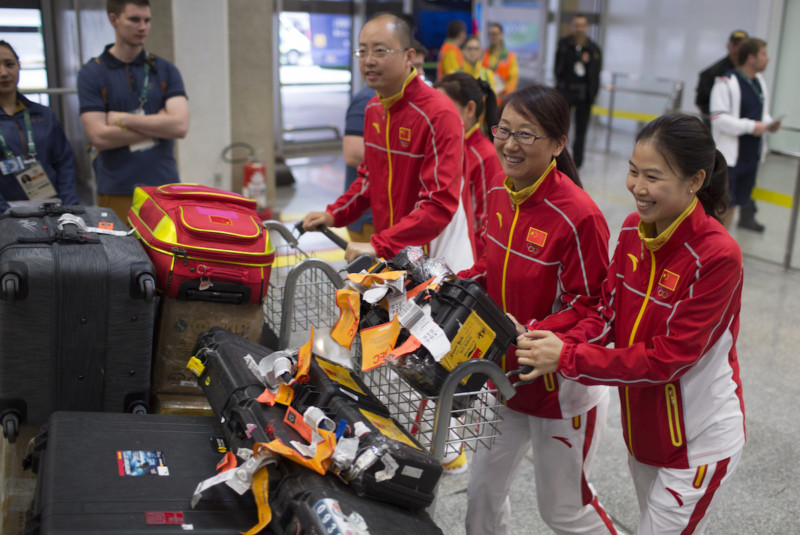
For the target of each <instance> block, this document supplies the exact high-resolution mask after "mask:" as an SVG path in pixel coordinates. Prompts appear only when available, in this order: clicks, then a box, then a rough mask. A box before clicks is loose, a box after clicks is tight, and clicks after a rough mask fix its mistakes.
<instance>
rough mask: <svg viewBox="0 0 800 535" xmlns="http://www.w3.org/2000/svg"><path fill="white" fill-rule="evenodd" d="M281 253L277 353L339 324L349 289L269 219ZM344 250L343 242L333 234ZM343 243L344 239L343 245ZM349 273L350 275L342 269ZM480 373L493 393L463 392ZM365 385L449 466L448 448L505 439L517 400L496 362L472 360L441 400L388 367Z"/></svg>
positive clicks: (272, 309) (275, 310)
mask: <svg viewBox="0 0 800 535" xmlns="http://www.w3.org/2000/svg"><path fill="white" fill-rule="evenodd" d="M264 227H265V228H267V229H268V230H269V231H270V240H271V241H272V243H273V246H274V247H275V264H274V266H273V268H272V275H271V277H270V289H269V292H268V293H267V297H266V299H265V304H264V317H265V322H266V324H267V326H269V328H270V329H272V330H273V331H274V332H275V334H276V335H277V346H276V347H275V349H284V348H286V347H288V346H289V344H290V341H291V335H292V333H295V332H302V333H307V332H308V331H309V330H310V328H311V327H312V326H314V327H315V328H320V327H332V326H333V325H334V324H335V323H336V321H337V320H338V318H339V309H338V307H337V306H336V298H335V297H336V296H335V294H336V290H338V289H341V288H343V287H344V276H343V274H342V272H341V271H337V270H336V269H335V268H334V267H333V266H331V264H329V263H328V262H325V261H324V260H321V259H319V258H313V257H312V256H310V255H308V254H306V253H305V252H304V251H302V250H301V249H300V248H299V246H298V241H297V238H296V237H295V235H294V233H293V232H292V231H290V230H289V229H288V228H286V226H284V225H283V224H282V223H280V222H278V221H265V222H264ZM326 235H327V236H328V237H329V238H330V239H332V240H334V241H335V242H336V243H337V245H340V246H346V243H344V244H343V242H341V238H338V236H335V235H333V234H332V233H330V232H327V233H326ZM337 239H338V240H339V241H337ZM342 271H344V270H342ZM351 364H352V367H353V368H354V369H356V370H360V369H361V346H360V343H359V338H358V337H357V338H356V340H355V341H354V343H353V356H352V363H351ZM473 373H478V374H484V375H486V376H487V377H488V378H489V379H490V380H491V383H492V385H493V386H492V387H489V386H485V387H483V388H481V389H480V390H478V391H475V392H469V391H468V392H457V390H458V386H459V382H460V381H461V379H463V378H464V377H467V376H468V375H471V374H473ZM363 378H364V381H365V382H366V383H367V385H368V386H369V387H370V388H371V389H372V390H373V392H374V393H375V394H376V395H377V396H378V398H379V399H380V400H381V401H382V402H383V403H384V404H385V405H386V406H387V408H389V410H390V412H391V413H392V416H394V417H395V419H396V420H397V421H398V422H399V423H400V424H401V425H403V426H404V427H405V428H406V429H407V430H408V431H410V432H411V434H412V435H414V437H415V438H416V439H417V441H418V442H419V443H420V444H421V445H422V446H423V447H425V448H428V449H429V450H430V451H431V453H432V454H433V456H434V458H436V459H437V460H439V461H441V460H442V459H443V458H444V455H445V452H446V451H447V449H448V447H450V448H457V447H461V445H463V447H465V448H469V449H470V450H472V451H474V450H476V449H477V447H478V446H479V445H483V446H485V447H490V446H491V445H492V443H493V442H494V439H495V438H496V437H497V436H498V434H499V431H498V424H499V422H500V417H499V416H498V415H497V413H496V410H495V409H496V408H497V405H498V404H499V403H500V402H501V401H500V400H501V398H510V397H511V396H513V395H514V388H513V386H512V385H511V382H510V381H509V379H508V377H506V375H505V373H504V372H503V371H502V369H501V368H500V367H499V366H498V365H497V364H495V363H493V362H488V361H483V360H471V361H467V362H463V363H461V364H459V365H458V366H457V367H456V368H455V369H454V370H453V371H452V372H451V373H450V374H449V376H448V377H447V379H446V380H445V382H444V384H443V386H442V391H441V393H440V394H439V395H438V396H435V397H429V396H425V395H424V394H421V393H419V392H418V391H417V390H415V389H414V388H412V387H411V386H409V385H408V384H406V383H405V382H404V381H403V380H402V379H401V378H400V377H399V376H398V375H397V374H396V373H395V372H394V371H392V370H391V369H390V368H389V367H388V366H385V365H384V366H380V367H379V368H376V369H375V370H372V371H369V372H366V373H364V374H363Z"/></svg>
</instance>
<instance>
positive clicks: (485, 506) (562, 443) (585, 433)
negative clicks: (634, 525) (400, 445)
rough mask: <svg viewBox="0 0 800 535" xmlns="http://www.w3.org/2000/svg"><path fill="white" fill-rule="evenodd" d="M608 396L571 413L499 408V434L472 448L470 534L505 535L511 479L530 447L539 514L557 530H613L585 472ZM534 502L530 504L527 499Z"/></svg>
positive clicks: (558, 531)
mask: <svg viewBox="0 0 800 535" xmlns="http://www.w3.org/2000/svg"><path fill="white" fill-rule="evenodd" d="M608 403H609V397H608V395H606V396H605V397H604V398H603V399H602V401H600V403H598V404H597V405H596V406H595V407H594V408H592V409H590V410H589V411H587V412H585V413H584V414H582V415H580V416H576V417H575V418H565V419H561V420H555V419H550V418H537V417H535V416H527V415H525V414H522V413H519V412H516V411H513V410H511V409H508V408H507V407H505V406H502V407H500V408H499V410H500V411H502V412H501V414H502V416H503V421H502V422H501V423H500V432H501V435H500V436H499V437H497V439H496V440H495V443H494V445H493V446H492V448H491V449H490V450H487V449H484V448H481V449H479V450H478V451H476V452H475V455H474V457H473V460H472V462H471V465H470V478H469V486H468V488H467V497H468V505H467V519H466V528H467V534H468V535H505V534H506V533H508V530H509V527H508V526H509V518H510V516H511V504H510V500H509V498H508V495H509V492H510V489H511V483H512V481H513V479H514V475H515V474H516V472H517V468H518V467H519V465H520V463H521V462H522V459H523V458H524V457H525V454H526V453H527V452H528V450H529V449H531V447H532V452H533V464H534V470H535V477H536V497H537V503H538V506H539V514H540V515H541V517H542V519H543V520H544V521H545V522H546V523H547V525H548V526H550V528H551V529H552V530H553V531H554V532H556V533H616V531H615V530H614V527H613V524H612V522H611V519H610V518H609V517H608V515H607V514H606V512H605V510H603V507H602V506H601V505H600V502H599V501H598V499H597V496H596V495H595V493H594V489H593V488H592V486H591V484H589V472H590V469H591V466H592V460H593V459H594V456H595V453H596V451H597V445H598V443H599V442H600V437H601V435H602V433H603V429H604V428H605V424H606V414H607V412H608ZM531 505H533V504H531Z"/></svg>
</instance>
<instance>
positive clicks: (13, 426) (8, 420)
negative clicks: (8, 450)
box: [2, 411, 19, 444]
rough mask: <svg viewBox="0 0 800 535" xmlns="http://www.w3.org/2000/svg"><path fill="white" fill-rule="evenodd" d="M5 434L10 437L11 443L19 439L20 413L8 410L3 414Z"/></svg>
mask: <svg viewBox="0 0 800 535" xmlns="http://www.w3.org/2000/svg"><path fill="white" fill-rule="evenodd" d="M2 421H3V436H4V437H6V438H7V439H8V442H9V443H10V444H13V443H15V442H16V441H17V436H18V435H19V414H17V413H16V412H13V411H8V412H6V413H5V414H3V420H2Z"/></svg>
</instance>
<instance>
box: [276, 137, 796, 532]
mask: <svg viewBox="0 0 800 535" xmlns="http://www.w3.org/2000/svg"><path fill="white" fill-rule="evenodd" d="M604 136H605V134H604V132H602V131H599V130H598V129H595V130H594V131H592V132H591V133H590V140H589V144H590V147H593V148H595V149H599V148H601V147H603V146H604V140H605V138H604ZM632 146H633V142H632V138H631V136H630V135H629V134H624V133H623V134H618V135H616V136H615V137H614V138H613V142H612V145H611V148H612V151H611V153H610V154H605V153H603V152H601V151H600V150H597V151H596V152H589V153H588V154H587V156H586V159H585V163H584V168H583V169H582V173H581V175H582V179H583V181H584V185H585V188H586V190H587V191H588V192H589V193H590V194H591V195H592V197H593V198H594V199H595V200H596V202H597V203H598V205H599V206H600V208H601V209H602V210H603V212H604V214H605V216H606V218H607V220H608V223H609V227H610V229H611V235H612V240H614V239H615V236H616V234H617V232H618V230H619V228H620V225H621V223H622V220H623V219H624V217H625V216H626V215H627V214H628V213H629V212H631V211H633V203H632V202H631V199H630V197H629V194H628V192H627V191H626V190H625V188H624V181H625V173H626V171H627V160H628V158H629V156H630V150H631V148H632ZM289 163H290V164H291V165H292V168H293V171H294V175H295V178H296V184H295V185H294V186H292V187H282V188H280V189H279V192H278V203H279V206H278V207H279V209H280V210H282V212H283V214H284V217H285V218H286V219H289V220H291V219H299V218H300V217H301V216H302V214H303V213H304V212H306V211H308V210H319V209H323V208H324V206H325V205H326V204H327V203H328V202H330V201H331V200H333V199H334V198H335V197H336V195H338V193H339V192H340V191H341V188H342V184H343V165H344V164H343V162H342V159H341V157H339V156H338V155H335V154H334V155H323V156H319V157H313V158H308V159H302V160H290V162H289ZM796 172H797V162H796V161H795V160H792V159H788V158H785V157H778V156H769V157H768V159H767V162H766V163H765V165H764V166H763V168H762V173H761V175H760V177H759V185H761V186H762V187H765V188H769V189H771V190H773V191H777V192H780V193H784V194H789V195H791V194H792V192H793V189H794V180H795V176H796ZM758 217H759V219H760V220H762V222H763V223H765V224H766V225H767V231H766V233H765V234H763V235H757V234H754V233H751V232H749V231H737V230H734V231H733V234H734V236H735V237H736V238H737V240H738V241H739V242H740V244H741V245H742V249H743V251H744V253H745V277H746V278H745V285H744V291H743V298H742V299H743V304H742V314H741V328H740V333H739V342H738V350H739V358H740V362H741V376H742V382H743V388H744V397H745V404H746V411H747V429H748V444H747V446H746V448H745V451H744V455H743V458H742V461H741V464H740V465H739V468H738V470H737V472H736V473H735V474H734V476H733V479H732V482H731V484H730V486H729V487H728V489H727V492H726V493H725V494H724V495H723V497H722V498H721V501H720V503H719V504H718V505H717V506H716V509H715V511H714V512H713V514H712V519H711V522H710V524H709V526H708V528H707V533H709V534H791V533H800V519H799V515H798V509H797V507H798V505H797V504H798V503H800V485H798V479H800V468H798V466H800V448H798V444H800V425H798V424H797V414H798V400H800V355H799V354H798V348H800V329H799V328H798V327H797V321H798V318H800V272H798V271H796V270H792V271H789V272H785V271H784V270H783V269H781V268H780V267H779V264H780V263H781V262H782V261H783V258H784V252H785V246H786V235H787V234H786V229H787V228H788V223H789V210H788V209H786V208H781V207H779V206H775V205H770V204H767V203H761V204H760V211H759V213H758ZM318 245H319V246H320V247H322V248H327V249H328V250H329V251H330V253H329V254H331V255H332V256H331V259H335V258H337V256H336V255H340V253H338V252H337V251H336V250H335V247H331V246H330V245H327V244H324V242H318ZM612 246H613V244H612ZM797 249H798V251H797V254H795V259H794V261H793V262H792V265H793V266H795V268H797V267H800V259H798V258H797V257H798V256H800V246H797ZM338 258H340V256H338ZM763 259H766V260H768V261H764V260H763ZM616 399H617V398H616V396H613V397H612V403H611V407H610V409H609V416H608V422H607V426H608V427H607V430H606V433H605V436H604V437H603V441H602V443H601V446H600V450H599V452H598V455H597V458H596V460H595V466H594V469H593V474H592V477H591V480H592V483H593V484H594V486H595V489H596V490H597V492H598V494H599V496H600V500H601V502H602V503H603V504H604V506H605V508H606V510H607V511H608V512H609V514H610V515H611V516H612V518H613V519H614V521H615V523H616V524H617V525H618V526H620V528H622V532H628V533H632V532H633V530H634V529H635V526H636V522H637V518H638V514H637V510H638V507H637V505H636V498H635V495H634V493H633V490H632V486H631V484H630V480H629V476H628V471H627V465H626V450H625V446H624V444H623V442H622V436H621V432H620V427H619V405H618V402H617V401H616ZM532 472H533V466H532V464H531V461H530V458H527V459H526V460H525V461H524V462H523V465H522V467H521V469H520V471H519V474H518V476H517V478H516V481H515V483H514V486H513V488H512V493H511V503H512V526H511V531H510V532H511V533H512V534H525V535H535V534H539V533H542V534H544V533H550V531H549V530H548V528H547V527H546V526H545V525H544V523H543V522H542V521H541V519H540V518H539V515H538V512H537V509H536V497H535V496H536V492H537V489H536V488H534V486H533V484H532V477H531V475H532ZM467 480H468V475H466V474H464V475H458V476H447V477H445V478H444V479H443V481H442V483H441V485H440V488H439V492H438V501H437V504H436V510H435V520H436V521H437V523H438V524H439V525H440V527H441V528H442V529H443V530H444V532H445V533H446V534H447V535H460V534H463V533H465V530H464V525H463V524H464V513H465V507H466V485H467Z"/></svg>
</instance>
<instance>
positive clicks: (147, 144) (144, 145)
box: [128, 61, 158, 152]
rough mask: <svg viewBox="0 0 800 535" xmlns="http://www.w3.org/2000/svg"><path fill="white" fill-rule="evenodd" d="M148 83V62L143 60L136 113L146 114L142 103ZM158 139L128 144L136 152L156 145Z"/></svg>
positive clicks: (145, 98)
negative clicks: (140, 87) (142, 76)
mask: <svg viewBox="0 0 800 535" xmlns="http://www.w3.org/2000/svg"><path fill="white" fill-rule="evenodd" d="M149 85H150V63H148V62H147V61H145V62H144V80H142V91H141V92H140V93H139V107H138V108H137V109H136V111H134V112H133V113H135V114H136V115H146V114H145V111H144V105H145V103H146V102H147V91H148V86H149ZM157 143H158V141H156V139H155V138H152V137H149V138H147V139H143V140H142V141H139V142H138V143H132V144H131V145H129V146H128V148H129V149H130V151H131V152H138V151H143V150H149V149H152V148H153V147H155V146H156V144H157Z"/></svg>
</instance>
